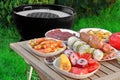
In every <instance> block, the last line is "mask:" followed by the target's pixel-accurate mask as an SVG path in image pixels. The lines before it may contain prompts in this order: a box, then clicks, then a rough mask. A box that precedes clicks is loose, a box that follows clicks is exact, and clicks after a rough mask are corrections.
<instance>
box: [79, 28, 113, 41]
mask: <svg viewBox="0 0 120 80" xmlns="http://www.w3.org/2000/svg"><path fill="white" fill-rule="evenodd" d="M89 30H92V31H98V30H101V31H103V32H104V33H106V32H109V33H110V35H111V34H112V33H111V32H110V31H108V30H106V29H101V28H82V29H80V31H79V32H80V33H81V32H88V31H89ZM102 41H104V42H108V37H107V38H105V39H102Z"/></svg>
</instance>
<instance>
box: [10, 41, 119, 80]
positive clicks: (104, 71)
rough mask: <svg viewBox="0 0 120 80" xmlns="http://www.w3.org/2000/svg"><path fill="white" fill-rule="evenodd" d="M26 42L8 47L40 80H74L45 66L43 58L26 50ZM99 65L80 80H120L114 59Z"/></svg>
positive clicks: (50, 66)
mask: <svg viewBox="0 0 120 80" xmlns="http://www.w3.org/2000/svg"><path fill="white" fill-rule="evenodd" d="M27 42H28V41H21V42H15V43H11V44H10V47H11V49H13V50H14V51H15V52H16V53H17V54H18V55H20V56H21V57H22V58H24V60H25V61H26V62H27V63H28V64H29V65H30V66H32V67H33V68H34V70H35V71H36V72H37V74H38V75H39V77H40V78H41V80H76V79H73V78H70V77H67V76H65V75H63V74H61V73H59V72H57V71H56V70H55V68H54V66H53V65H50V64H46V63H45V62H44V60H43V57H40V56H37V55H36V54H34V53H33V52H32V51H31V50H30V49H29V48H28V46H27V45H26V43H27ZM100 64H101V67H100V69H99V70H98V71H97V72H96V73H95V74H94V75H92V76H90V77H88V78H85V79H81V80H120V64H118V63H117V61H116V59H114V60H110V61H104V62H100Z"/></svg>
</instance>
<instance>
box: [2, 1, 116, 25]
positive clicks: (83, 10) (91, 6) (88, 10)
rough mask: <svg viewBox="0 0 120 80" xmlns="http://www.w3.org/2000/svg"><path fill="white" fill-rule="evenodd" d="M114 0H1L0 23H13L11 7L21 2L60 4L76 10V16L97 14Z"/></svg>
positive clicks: (21, 3)
mask: <svg viewBox="0 0 120 80" xmlns="http://www.w3.org/2000/svg"><path fill="white" fill-rule="evenodd" d="M115 1H116V0H2V1H0V21H1V23H2V25H5V26H9V25H13V20H12V9H13V8H14V7H17V6H20V5H23V4H54V3H55V4H60V5H65V6H69V7H72V8H74V9H75V10H76V12H77V15H76V17H77V18H82V17H88V16H92V15H99V12H100V10H102V9H105V8H107V7H110V6H111V5H112V4H113V3H115Z"/></svg>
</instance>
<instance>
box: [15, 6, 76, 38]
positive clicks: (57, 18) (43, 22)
mask: <svg viewBox="0 0 120 80" xmlns="http://www.w3.org/2000/svg"><path fill="white" fill-rule="evenodd" d="M74 16H75V11H74V9H73V8H70V7H67V6H62V5H48V4H34V5H22V6H19V7H16V8H14V9H13V19H14V22H15V24H16V27H17V30H18V31H19V33H20V35H21V37H22V39H23V40H28V39H33V38H39V37H44V35H45V32H47V31H48V30H50V29H54V28H67V29H69V28H71V26H72V24H73V20H74Z"/></svg>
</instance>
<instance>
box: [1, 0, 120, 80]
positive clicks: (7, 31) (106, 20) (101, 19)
mask: <svg viewBox="0 0 120 80" xmlns="http://www.w3.org/2000/svg"><path fill="white" fill-rule="evenodd" d="M86 27H99V28H104V29H107V30H110V31H111V32H118V31H120V28H119V27H120V1H119V0H118V2H117V3H115V4H114V5H113V6H112V7H110V8H108V9H106V10H103V11H101V13H100V15H99V16H92V17H89V18H81V19H79V20H77V22H75V23H74V26H73V27H72V29H73V30H76V31H79V30H80V29H81V28H86ZM19 40H20V35H19V34H18V32H17V31H16V29H15V28H14V26H10V27H7V28H5V26H3V25H2V24H0V80H27V75H26V73H25V69H26V63H25V61H24V59H23V58H22V57H20V56H19V55H18V54H17V53H15V52H14V51H13V50H12V49H10V47H9V44H10V43H12V42H17V41H19ZM33 80H35V79H33Z"/></svg>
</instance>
